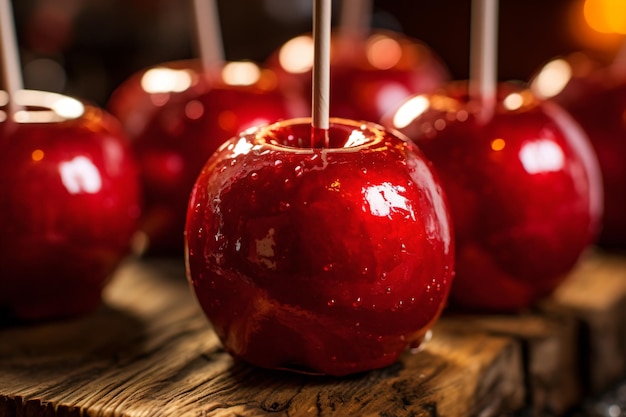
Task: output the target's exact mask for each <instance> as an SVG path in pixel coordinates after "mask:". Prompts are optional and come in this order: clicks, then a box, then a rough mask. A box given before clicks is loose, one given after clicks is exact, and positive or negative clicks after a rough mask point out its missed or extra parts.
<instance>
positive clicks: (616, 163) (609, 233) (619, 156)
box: [551, 53, 626, 249]
mask: <svg viewBox="0 0 626 417" xmlns="http://www.w3.org/2000/svg"><path fill="white" fill-rule="evenodd" d="M567 62H568V63H569V65H570V67H571V69H572V74H571V78H570V79H569V81H568V82H567V84H566V86H565V88H564V89H563V90H562V91H561V92H560V93H559V94H558V95H556V96H554V97H552V98H551V99H552V100H553V101H555V102H556V103H558V104H560V105H561V106H562V107H563V108H565V110H567V111H568V112H569V113H570V114H571V115H572V116H573V117H574V119H576V121H577V122H578V123H580V125H581V126H582V128H583V129H584V130H585V132H586V133H587V134H588V136H589V139H590V140H591V144H592V145H593V147H594V150H595V151H596V154H597V156H598V160H599V162H600V169H601V171H602V179H603V183H604V217H603V220H602V230H601V232H600V236H599V238H598V244H599V245H601V246H603V247H605V248H622V249H623V248H625V247H626V119H625V117H624V115H625V114H626V77H624V72H623V68H622V69H621V71H619V72H617V71H616V70H617V68H612V67H610V66H608V67H607V66H603V65H600V63H598V62H594V61H592V60H591V59H590V58H588V57H586V56H585V55H583V54H581V53H577V54H575V55H572V56H570V57H568V59H567Z"/></svg>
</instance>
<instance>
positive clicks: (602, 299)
mask: <svg viewBox="0 0 626 417" xmlns="http://www.w3.org/2000/svg"><path fill="white" fill-rule="evenodd" d="M540 309H541V311H542V313H543V314H544V315H551V316H554V317H561V318H566V319H567V320H575V321H576V322H577V325H578V331H579V339H578V340H577V343H576V344H577V346H578V348H579V350H580V355H579V362H580V373H581V375H580V378H581V381H582V383H583V385H584V388H585V391H586V392H589V393H591V394H597V393H600V392H601V391H603V390H606V389H607V388H608V387H610V386H611V385H612V384H614V383H615V382H616V381H617V380H619V379H620V378H623V377H624V374H625V373H626V257H624V256H621V255H617V254H608V253H601V252H594V253H590V254H589V255H588V256H587V257H586V258H585V259H584V261H583V262H581V264H580V266H579V267H578V268H576V269H575V270H574V271H573V273H572V274H570V275H569V276H568V279H567V280H566V281H565V282H564V283H563V285H561V286H559V288H558V289H557V291H556V292H555V293H554V294H553V296H552V297H551V298H550V299H549V300H546V302H545V303H542V304H541V306H540Z"/></svg>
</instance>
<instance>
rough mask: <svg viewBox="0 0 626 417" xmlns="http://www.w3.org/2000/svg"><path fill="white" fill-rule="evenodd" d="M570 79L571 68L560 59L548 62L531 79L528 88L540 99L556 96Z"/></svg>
mask: <svg viewBox="0 0 626 417" xmlns="http://www.w3.org/2000/svg"><path fill="white" fill-rule="evenodd" d="M571 78H572V67H571V66H570V64H569V63H568V62H567V61H566V60H564V59H561V58H558V59H555V60H552V61H550V62H548V63H547V64H546V65H544V67H543V68H542V69H541V71H539V74H537V76H536V77H535V78H534V79H533V81H532V83H531V85H530V88H531V90H532V91H533V93H534V94H536V95H537V96H539V97H542V98H551V97H554V96H556V95H558V94H559V93H560V92H561V91H563V89H564V88H565V86H566V85H567V83H569V81H570V79H571Z"/></svg>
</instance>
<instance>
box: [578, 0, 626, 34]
mask: <svg viewBox="0 0 626 417" xmlns="http://www.w3.org/2000/svg"><path fill="white" fill-rule="evenodd" d="M583 11H584V15H585V21H586V22H587V24H588V25H589V26H590V27H591V28H592V29H594V30H596V31H598V32H600V33H620V34H626V2H625V1H624V0H585V4H584V9H583Z"/></svg>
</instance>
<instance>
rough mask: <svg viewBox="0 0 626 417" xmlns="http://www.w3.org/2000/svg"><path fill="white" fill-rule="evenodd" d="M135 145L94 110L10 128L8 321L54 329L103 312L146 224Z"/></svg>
mask: <svg viewBox="0 0 626 417" xmlns="http://www.w3.org/2000/svg"><path fill="white" fill-rule="evenodd" d="M34 113H37V112H34ZM127 142H128V141H127V139H126V138H125V136H123V133H122V130H121V128H120V126H119V123H118V122H117V120H115V119H114V118H113V117H112V116H110V115H108V114H106V113H105V112H103V111H102V110H101V109H98V108H94V107H91V106H85V111H84V113H83V114H82V116H80V117H79V118H76V119H72V120H65V121H57V122H47V123H43V122H42V123H14V122H12V121H8V120H5V121H4V122H1V123H0V194H1V195H2V198H1V199H0V310H1V311H0V316H2V317H7V316H8V317H10V318H11V319H17V320H45V319H53V318H59V317H66V316H73V315H78V314H84V313H87V312H90V311H92V310H94V309H95V308H97V307H98V306H99V305H100V294H101V290H102V288H103V287H104V285H105V283H106V282H107V280H108V278H109V276H110V274H111V273H112V271H113V270H114V269H115V268H116V267H117V266H118V264H119V263H120V261H121V260H122V259H123V258H124V257H125V256H127V255H128V254H129V253H130V242H131V237H132V235H133V233H134V232H135V231H136V228H137V220H138V218H139V215H140V194H139V182H138V175H137V174H138V173H137V166H136V164H135V161H134V159H133V158H132V155H131V152H130V149H129V147H128V143H127Z"/></svg>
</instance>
